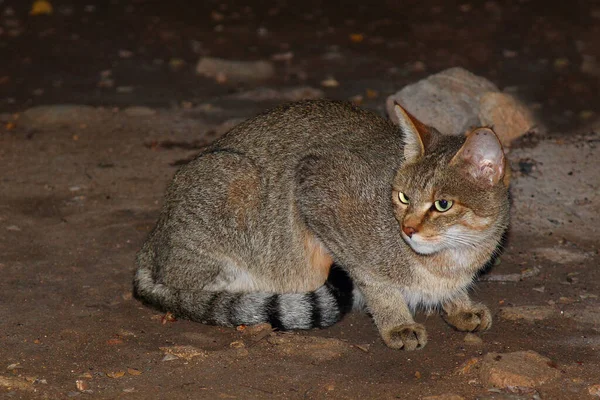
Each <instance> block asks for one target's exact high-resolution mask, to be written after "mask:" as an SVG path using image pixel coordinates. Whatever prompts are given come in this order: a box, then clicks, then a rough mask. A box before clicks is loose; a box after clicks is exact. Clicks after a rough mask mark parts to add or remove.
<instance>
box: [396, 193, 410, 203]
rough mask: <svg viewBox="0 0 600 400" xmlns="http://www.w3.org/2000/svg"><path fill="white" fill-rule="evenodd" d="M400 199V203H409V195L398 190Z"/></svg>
mask: <svg viewBox="0 0 600 400" xmlns="http://www.w3.org/2000/svg"><path fill="white" fill-rule="evenodd" d="M398 200H400V203H402V204H408V197H407V196H406V195H405V194H404V193H402V192H398Z"/></svg>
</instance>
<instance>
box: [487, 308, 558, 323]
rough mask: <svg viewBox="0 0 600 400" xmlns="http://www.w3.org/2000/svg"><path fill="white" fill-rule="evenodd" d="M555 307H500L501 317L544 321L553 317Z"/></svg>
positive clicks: (510, 319)
mask: <svg viewBox="0 0 600 400" xmlns="http://www.w3.org/2000/svg"><path fill="white" fill-rule="evenodd" d="M554 314H555V309H554V308H553V307H549V306H514V307H503V308H501V309H500V314H499V315H500V317H501V318H503V319H506V320H509V321H517V320H524V321H527V322H534V321H542V320H545V319H548V318H550V317H552V316H553V315H554Z"/></svg>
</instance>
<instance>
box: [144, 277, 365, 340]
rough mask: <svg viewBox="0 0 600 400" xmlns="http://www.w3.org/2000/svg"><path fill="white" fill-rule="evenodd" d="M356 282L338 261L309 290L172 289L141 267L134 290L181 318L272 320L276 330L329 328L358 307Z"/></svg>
mask: <svg viewBox="0 0 600 400" xmlns="http://www.w3.org/2000/svg"><path fill="white" fill-rule="evenodd" d="M353 286H354V285H353V283H352V280H351V279H350V277H349V276H348V274H347V273H346V272H345V271H344V270H342V269H341V268H339V267H337V266H333V267H332V268H331V270H330V272H329V277H328V278H327V281H326V282H325V284H324V285H323V286H321V287H319V288H318V289H316V290H315V291H314V292H307V293H283V294H273V293H260V292H259V293H235V292H226V291H221V292H211V291H204V290H180V289H172V288H170V287H168V286H165V285H163V284H161V283H156V282H155V280H154V278H153V274H152V272H151V271H150V270H149V269H147V268H144V267H141V268H139V269H138V271H137V273H136V275H135V278H134V281H133V294H134V296H135V297H136V298H137V299H139V300H141V301H142V302H144V303H146V304H149V305H151V306H153V307H155V308H158V309H160V310H162V311H170V312H171V313H173V314H174V315H175V316H177V317H179V318H184V319H189V320H192V321H198V322H202V323H205V324H210V325H223V326H238V325H256V324H260V323H265V322H268V323H270V324H271V326H272V327H273V328H275V329H280V330H292V329H310V328H324V327H327V326H330V325H333V324H335V323H336V322H338V321H339V320H340V319H342V317H343V316H344V315H345V314H346V313H348V312H349V311H350V310H352V306H353V297H354V296H353Z"/></svg>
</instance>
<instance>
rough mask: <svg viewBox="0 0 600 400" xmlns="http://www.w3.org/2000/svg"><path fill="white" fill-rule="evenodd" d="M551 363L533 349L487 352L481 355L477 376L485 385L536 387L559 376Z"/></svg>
mask: <svg viewBox="0 0 600 400" xmlns="http://www.w3.org/2000/svg"><path fill="white" fill-rule="evenodd" d="M552 365H553V363H552V361H551V360H550V359H549V358H546V357H544V356H542V355H540V354H538V353H536V352H535V351H531V350H530V351H518V352H514V353H500V354H499V353H488V354H486V355H485V356H484V357H483V361H482V363H481V366H480V369H479V377H480V379H481V381H482V383H483V384H484V385H486V386H494V387H511V386H518V387H530V388H532V387H537V386H539V385H543V384H544V383H547V382H550V381H552V380H553V379H556V378H558V377H559V376H560V371H559V370H558V369H557V368H553V367H552Z"/></svg>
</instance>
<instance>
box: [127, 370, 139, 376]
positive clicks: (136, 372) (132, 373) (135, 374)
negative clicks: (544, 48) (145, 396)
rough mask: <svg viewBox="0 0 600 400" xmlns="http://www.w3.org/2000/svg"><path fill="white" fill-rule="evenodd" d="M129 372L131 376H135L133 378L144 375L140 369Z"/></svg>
mask: <svg viewBox="0 0 600 400" xmlns="http://www.w3.org/2000/svg"><path fill="white" fill-rule="evenodd" d="M127 372H128V373H129V375H133V376H138V375H141V374H142V371H140V370H139V369H135V368H127Z"/></svg>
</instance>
